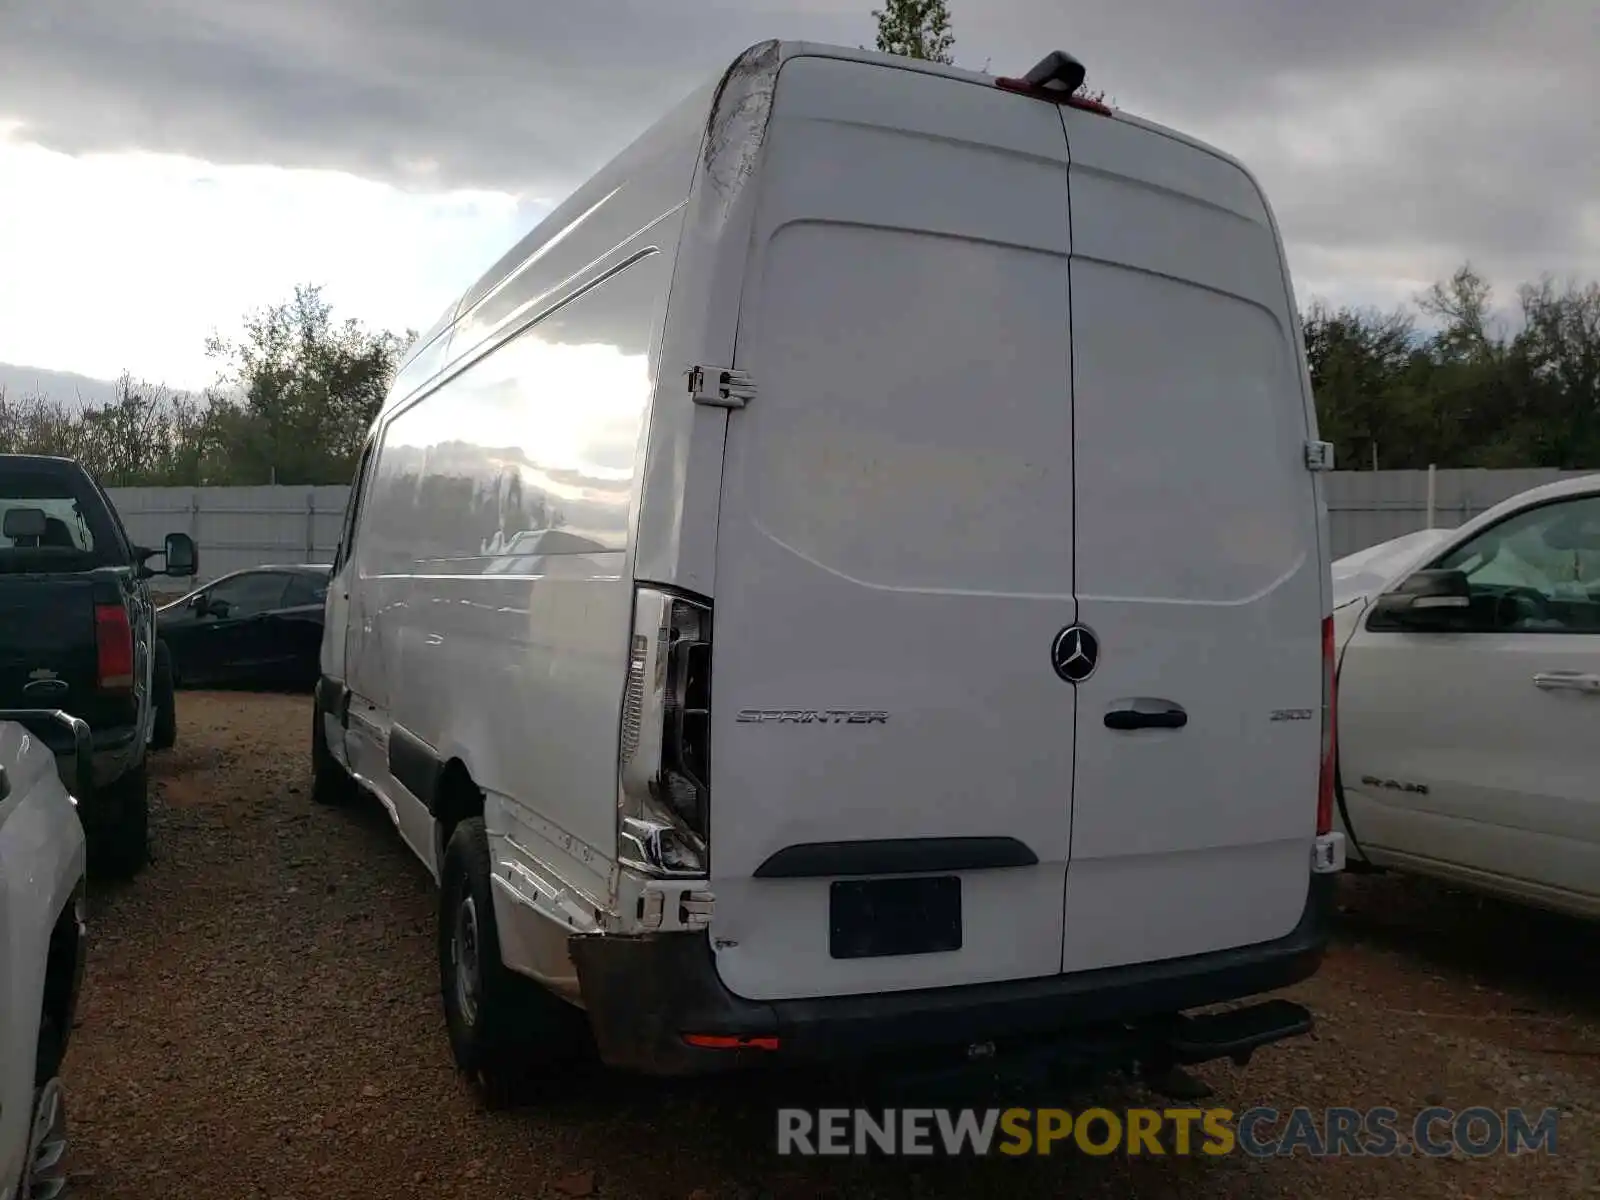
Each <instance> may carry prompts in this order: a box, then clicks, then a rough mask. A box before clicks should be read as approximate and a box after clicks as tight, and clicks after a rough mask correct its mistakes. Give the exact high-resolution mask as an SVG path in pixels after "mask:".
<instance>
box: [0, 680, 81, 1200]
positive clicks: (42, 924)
mask: <svg viewBox="0 0 1600 1200" xmlns="http://www.w3.org/2000/svg"><path fill="white" fill-rule="evenodd" d="M18 721H26V722H28V724H29V725H37V724H39V723H41V722H57V723H61V724H65V725H67V726H68V727H69V728H71V729H72V731H73V737H74V741H75V743H76V745H77V754H76V755H75V756H71V757H75V758H76V762H75V763H72V764H71V766H70V767H69V768H68V769H66V770H63V769H61V768H62V767H66V766H67V763H68V761H69V760H68V759H64V760H63V763H62V764H61V766H58V764H57V762H56V757H55V755H54V754H52V753H51V751H50V747H48V746H47V745H45V744H44V743H43V742H42V741H40V740H39V738H38V737H36V736H34V734H32V733H31V732H29V728H28V727H27V726H25V725H23V724H19V723H16V722H18ZM89 757H90V741H89V727H88V726H87V725H85V724H84V723H83V722H82V721H78V720H75V719H74V718H72V717H68V716H67V715H66V714H64V713H59V712H39V711H27V712H8V711H0V1200H49V1198H50V1197H55V1196H59V1195H61V1194H62V1192H63V1191H64V1190H65V1188H66V1184H67V1175H66V1165H65V1163H64V1162H63V1154H64V1153H65V1150H66V1109H65V1106H64V1100H63V1097H62V1093H61V1079H60V1071H61V1061H62V1058H63V1057H64V1056H65V1054H66V1050H67V1038H68V1035H69V1034H70V1033H71V1031H72V1019H73V1012H74V1010H75V1009H76V1007H77V1002H78V990H79V986H80V984H81V982H82V979H83V952H84V925H83V885H84V845H83V827H82V825H80V824H79V822H78V814H77V805H76V801H75V800H74V799H73V798H72V796H71V795H70V794H69V793H68V792H67V789H66V788H65V787H64V786H62V775H65V776H66V777H67V778H69V779H80V778H84V777H86V776H87V773H88V770H90V769H92V768H90V767H89V761H88V760H89ZM80 768H81V769H80ZM79 786H80V787H81V784H80V785H79Z"/></svg>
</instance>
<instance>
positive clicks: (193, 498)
mask: <svg viewBox="0 0 1600 1200" xmlns="http://www.w3.org/2000/svg"><path fill="white" fill-rule="evenodd" d="M109 491H110V493H111V500H112V502H113V503H114V504H115V505H116V506H117V511H118V512H119V513H121V514H122V523H123V524H124V525H125V526H127V529H128V536H129V537H131V538H133V540H134V541H136V542H139V543H141V544H142V545H145V546H159V545H161V542H162V539H163V538H165V537H166V535H167V534H169V533H187V534H188V535H189V536H190V537H192V538H193V539H194V541H195V545H196V546H197V547H199V551H200V575H199V581H200V582H202V583H205V582H209V581H210V580H213V579H215V578H217V577H218V576H219V575H226V574H228V573H229V572H230V571H240V570H244V569H245V568H247V567H259V566H262V565H263V564H266V563H307V562H315V563H325V562H329V561H330V560H332V558H333V553H334V550H335V549H337V548H338V545H339V527H340V525H341V524H342V523H343V521H344V504H345V497H346V495H347V494H348V493H349V491H350V489H349V488H348V487H347V486H344V485H342V484H341V485H335V486H330V487H233V488H229V487H201V488H111V489H109Z"/></svg>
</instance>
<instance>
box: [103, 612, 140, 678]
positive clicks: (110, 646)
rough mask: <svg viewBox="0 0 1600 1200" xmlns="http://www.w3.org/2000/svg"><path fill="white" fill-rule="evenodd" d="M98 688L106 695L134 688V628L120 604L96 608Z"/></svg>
mask: <svg viewBox="0 0 1600 1200" xmlns="http://www.w3.org/2000/svg"><path fill="white" fill-rule="evenodd" d="M94 644H95V655H96V663H95V686H97V687H98V688H99V689H100V690H101V691H103V692H125V691H130V690H131V689H132V688H133V628H132V627H131V626H130V625H129V624H128V610H127V609H125V608H123V607H122V605H120V604H97V605H95V608H94Z"/></svg>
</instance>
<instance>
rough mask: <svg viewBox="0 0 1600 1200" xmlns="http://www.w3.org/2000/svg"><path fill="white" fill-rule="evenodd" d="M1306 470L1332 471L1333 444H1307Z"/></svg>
mask: <svg viewBox="0 0 1600 1200" xmlns="http://www.w3.org/2000/svg"><path fill="white" fill-rule="evenodd" d="M1306 470H1308V471H1331V470H1333V443H1332V442H1307V443H1306Z"/></svg>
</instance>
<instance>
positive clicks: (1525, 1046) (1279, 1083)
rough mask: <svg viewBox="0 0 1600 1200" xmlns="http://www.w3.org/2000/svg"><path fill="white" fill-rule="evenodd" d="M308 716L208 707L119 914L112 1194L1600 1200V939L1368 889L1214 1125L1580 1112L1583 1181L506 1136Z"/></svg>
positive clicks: (746, 1137) (420, 896) (1344, 1165)
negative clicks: (319, 800) (338, 803)
mask: <svg viewBox="0 0 1600 1200" xmlns="http://www.w3.org/2000/svg"><path fill="white" fill-rule="evenodd" d="M309 719H310V707H309V703H308V701H306V700H305V699H302V698H299V697H284V696H242V695H235V696H219V695H208V694H190V695H185V696H183V697H182V700H181V735H180V744H179V748H178V749H177V750H176V751H174V752H173V753H171V754H170V755H166V756H163V758H162V760H161V766H160V768H159V770H158V772H157V778H158V779H159V784H158V796H157V801H156V807H155V815H154V821H153V828H154V839H155V846H156V853H157V855H158V861H157V862H156V863H155V865H154V866H153V867H152V868H151V869H150V870H149V871H148V872H147V873H146V874H145V875H143V876H141V877H140V879H139V880H138V881H137V882H136V883H134V884H133V885H131V886H129V887H126V888H122V889H118V890H116V891H102V892H100V893H98V894H97V895H96V897H95V901H94V907H93V911H92V914H91V919H92V922H93V924H92V933H93V937H94V943H93V949H92V951H91V954H90V958H89V969H88V978H87V985H86V995H85V999H84V1004H83V1008H82V1014H81V1023H80V1026H79V1028H78V1031H77V1033H76V1035H75V1041H74V1042H73V1045H72V1052H71V1056H70V1059H69V1064H68V1072H67V1084H68V1087H69V1096H70V1100H71V1104H72V1117H73V1123H74V1141H75V1145H74V1150H73V1154H74V1161H75V1165H76V1167H77V1168H78V1169H79V1171H80V1175H79V1180H78V1184H77V1189H78V1190H77V1194H78V1195H80V1196H82V1197H85V1198H89V1200H111V1198H113V1197H118V1198H127V1200H132V1198H135V1197H138V1198H141V1200H148V1198H152V1197H197V1198H198V1197H202V1196H203V1197H206V1198H207V1200H230V1198H232V1197H271V1198H274V1200H288V1198H299V1200H309V1198H311V1197H352V1198H353V1197H368V1196H371V1197H383V1198H384V1200H392V1198H393V1197H395V1196H400V1195H405V1196H428V1197H434V1196H438V1197H457V1196H459V1197H468V1196H471V1197H508V1198H514V1197H524V1196H526V1197H536V1196H585V1195H595V1196H602V1197H629V1196H640V1197H676V1198H678V1200H684V1198H690V1197H692V1198H693V1200H713V1198H715V1200H723V1198H727V1197H748V1198H755V1197H763V1196H772V1197H774V1198H779V1197H802V1196H804V1197H813V1196H819V1195H837V1196H851V1197H855V1196H896V1197H898V1196H917V1197H937V1196H949V1197H963V1198H968V1197H978V1196H983V1195H993V1196H1002V1195H1007V1194H1011V1195H1018V1196H1041V1197H1042V1196H1065V1195H1075V1196H1076V1195H1082V1196H1108V1197H1109V1196H1126V1195H1130V1194H1131V1195H1135V1196H1141V1197H1145V1196H1148V1197H1194V1196H1241V1197H1269V1196H1270V1197H1280V1196H1284V1197H1301V1198H1310V1197H1317V1196H1339V1197H1352V1198H1354V1197H1364V1196H1401V1195H1404V1196H1406V1197H1408V1198H1411V1200H1427V1198H1429V1197H1436V1196H1471V1197H1478V1198H1481V1197H1489V1196H1549V1197H1556V1196H1582V1195H1600V1174H1597V1170H1596V1164H1597V1163H1600V987H1597V986H1596V985H1597V983H1600V934H1597V933H1596V931H1595V930H1592V929H1589V928H1586V927H1583V926H1579V925H1576V924H1574V923H1571V922H1566V921H1558V920H1555V919H1552V918H1549V917H1545V916H1541V915H1538V914H1533V913H1528V912H1524V911H1520V910H1514V909H1510V908H1506V907H1502V906H1497V905H1485V904H1480V903H1479V902H1477V901H1474V900H1472V899H1469V898H1463V897H1460V896H1456V895H1451V894H1448V893H1445V892H1442V891H1440V890H1438V889H1435V888H1431V887H1427V886H1424V885H1419V884H1417V883H1412V882H1406V881H1400V880H1393V879H1378V880H1350V881H1347V885H1346V888H1347V900H1346V905H1347V908H1346V912H1345V915H1344V920H1343V925H1342V930H1341V934H1340V938H1339V943H1338V946H1337V948H1336V950H1335V951H1334V953H1333V954H1332V955H1331V956H1330V958H1329V961H1328V963H1327V965H1326V966H1325V967H1324V969H1323V971H1322V973H1321V974H1320V975H1319V976H1318V977H1317V978H1316V979H1315V980H1313V981H1312V982H1310V983H1309V984H1307V985H1304V986H1302V987H1300V988H1298V989H1296V990H1295V992H1294V996H1295V997H1296V998H1297V999H1300V1000H1302V1001H1303V1002H1305V1003H1307V1004H1308V1005H1310V1006H1311V1007H1312V1009H1313V1010H1314V1011H1315V1012H1316V1013H1317V1014H1318V1016H1319V1021H1320V1023H1319V1029H1318V1033H1317V1035H1316V1036H1315V1037H1314V1038H1313V1039H1306V1040H1304V1041H1303V1042H1302V1043H1301V1044H1297V1045H1292V1046H1288V1047H1279V1048H1276V1049H1269V1050H1267V1051H1265V1052H1263V1053H1262V1054H1261V1055H1259V1056H1258V1057H1257V1058H1256V1060H1255V1061H1254V1062H1253V1063H1251V1064H1250V1065H1249V1066H1248V1067H1247V1068H1244V1069H1242V1070H1236V1069H1234V1068H1232V1067H1229V1066H1214V1067H1208V1068H1206V1069H1205V1070H1204V1071H1203V1074H1204V1076H1205V1078H1206V1079H1207V1081H1208V1082H1210V1083H1211V1084H1212V1085H1213V1086H1214V1087H1215V1088H1216V1093H1217V1094H1216V1097H1215V1099H1214V1100H1213V1101H1211V1102H1210V1103H1217V1104H1222V1105H1225V1106H1228V1107H1231V1108H1233V1109H1234V1110H1236V1111H1242V1110H1244V1109H1246V1108H1250V1107H1252V1106H1255V1105H1259V1104H1266V1105H1273V1106H1277V1107H1278V1108H1280V1109H1288V1108H1291V1107H1292V1106H1294V1105H1297V1104H1305V1105H1312V1106H1332V1105H1357V1106H1362V1107H1365V1106H1370V1105H1389V1106H1391V1107H1394V1108H1396V1109H1398V1110H1400V1112H1401V1113H1402V1114H1403V1115H1405V1116H1409V1115H1411V1114H1413V1113H1415V1111H1416V1110H1418V1109H1420V1108H1422V1107H1424V1106H1426V1105H1429V1104H1443V1105H1448V1106H1451V1107H1454V1108H1457V1109H1461V1108H1465V1107H1468V1106H1471V1105H1477V1104H1482V1105H1488V1106H1490V1107H1493V1108H1497V1109H1504V1108H1506V1107H1508V1106H1514V1105H1523V1106H1527V1107H1529V1108H1531V1109H1534V1110H1541V1109H1543V1108H1545V1107H1547V1106H1559V1107H1561V1108H1563V1109H1564V1110H1565V1112H1566V1115H1565V1117H1564V1118H1563V1121H1562V1124H1561V1127H1560V1134H1559V1141H1558V1147H1557V1153H1556V1154H1555V1155H1553V1156H1551V1155H1524V1156H1521V1157H1519V1158H1510V1157H1506V1156H1500V1157H1495V1158H1492V1159H1480V1160H1469V1159H1465V1158H1453V1159H1440V1160H1435V1161H1427V1160H1424V1159H1418V1158H1391V1159H1385V1160H1373V1159H1365V1160H1361V1159H1343V1160H1323V1161H1312V1160H1309V1159H1308V1158H1306V1157H1305V1156H1303V1155H1297V1156H1295V1157H1294V1158H1289V1159H1268V1160H1253V1159H1250V1158H1248V1157H1246V1156H1243V1155H1235V1156H1231V1157H1226V1158H1220V1159H1217V1158H1201V1157H1190V1158H1181V1159H1180V1158H1173V1157H1166V1158H1153V1157H1148V1156H1147V1157H1135V1158H1126V1157H1123V1156H1120V1155H1118V1156H1114V1157H1111V1158H1096V1159H1089V1158H1084V1157H1081V1156H1076V1155H1072V1156H1069V1157H1067V1158H1061V1157H1056V1158H1053V1159H1050V1160H1039V1159H1032V1160H1026V1161H1011V1160H1007V1161H999V1160H991V1161H984V1162H964V1163H956V1164H945V1165H940V1166H933V1165H931V1164H921V1165H912V1164H910V1163H908V1162H906V1161H900V1162H889V1163H883V1162H879V1163H871V1164H869V1163H864V1162H860V1161H855V1160H851V1161H844V1160H837V1159H835V1160H815V1159H813V1160H805V1161H796V1160H792V1159H779V1158H777V1157H776V1155H775V1154H774V1153H773V1152H772V1149H771V1147H772V1131H773V1120H774V1118H773V1113H772V1108H773V1105H774V1103H775V1101H776V1099H777V1098H778V1097H779V1096H781V1094H782V1089H781V1088H778V1087H775V1085H761V1086H757V1085H754V1084H750V1083H734V1084H730V1083H727V1082H722V1083H717V1084H713V1085H696V1086H695V1087H692V1088H691V1087H686V1086H682V1085H675V1086H662V1085H642V1084H638V1083H633V1082H628V1083H624V1084H618V1083H617V1082H616V1081H612V1082H611V1083H610V1084H609V1085H608V1086H604V1087H596V1086H593V1085H591V1086H590V1087H589V1088H588V1089H587V1090H584V1091H580V1092H579V1093H578V1094H576V1095H575V1096H569V1097H568V1098H566V1099H562V1100H557V1101H553V1102H552V1103H550V1104H549V1105H546V1106H539V1107H535V1108H529V1109H525V1110H522V1111H519V1112H515V1113H506V1114H488V1113H484V1112H482V1111H480V1110H479V1109H478V1107H477V1105H476V1103H475V1102H474V1100H473V1097H472V1095H471V1093H470V1092H469V1091H467V1089H466V1088H465V1087H464V1085H463V1084H461V1083H460V1082H459V1081H458V1080H457V1078H456V1077H455V1075H454V1073H453V1071H452V1068H451V1064H450V1061H449V1054H448V1050H447V1047H446V1044H445V1039H444V1035H443V1030H442V1019H441V1016H440V1011H439V1001H438V997H437V991H436V967H435V963H434V950H433V941H432V936H433V903H434V900H433V894H432V884H431V881H430V880H429V879H428V877H427V875H426V873H425V872H424V871H423V870H422V868H421V867H420V865H418V864H417V863H416V862H415V861H414V860H413V859H412V858H411V857H410V856H409V853H408V852H407V851H406V850H405V849H404V848H403V847H402V846H401V845H400V842H399V840H398V837H397V836H396V835H395V833H394V831H393V829H392V827H391V826H389V824H388V822H387V819H386V818H384V817H383V816H382V814H381V812H379V811H378V810H377V809H376V807H375V806H370V807H367V808H365V809H363V810H360V811H352V812H329V811H324V810H322V809H318V808H314V807H313V806H312V804H311V802H310V798H309V795H308V791H309V788H308V779H307V772H308V762H307V751H306V734H307V729H308V723H309ZM1098 1098H1099V1099H1104V1100H1107V1101H1109V1102H1110V1103H1111V1105H1112V1106H1113V1107H1115V1106H1117V1105H1118V1104H1119V1103H1121V1104H1127V1103H1140V1102H1143V1101H1142V1099H1141V1094H1140V1093H1138V1092H1136V1091H1133V1090H1131V1089H1129V1090H1128V1091H1126V1092H1121V1091H1118V1092H1113V1093H1108V1094H1106V1095H1104V1096H1101V1097H1098ZM1077 1102H1078V1103H1081V1100H1080V1101H1077Z"/></svg>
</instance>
